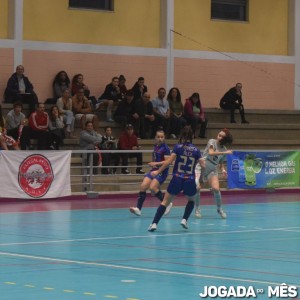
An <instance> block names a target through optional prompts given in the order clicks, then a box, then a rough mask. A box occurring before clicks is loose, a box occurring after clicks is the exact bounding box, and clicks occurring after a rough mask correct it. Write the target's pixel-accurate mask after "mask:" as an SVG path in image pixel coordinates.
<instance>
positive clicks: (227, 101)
mask: <svg viewBox="0 0 300 300" xmlns="http://www.w3.org/2000/svg"><path fill="white" fill-rule="evenodd" d="M220 107H221V108H222V109H228V110H229V111H230V123H236V121H235V119H234V111H235V110H236V109H238V110H239V112H240V115H241V119H242V123H244V124H249V122H248V121H247V120H246V119H245V110H244V105H243V99H242V84H241V83H237V84H236V85H235V87H232V88H231V89H229V90H228V91H227V92H226V93H225V95H224V96H223V97H222V98H221V100H220Z"/></svg>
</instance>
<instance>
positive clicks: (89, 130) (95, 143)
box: [79, 121, 102, 174]
mask: <svg viewBox="0 0 300 300" xmlns="http://www.w3.org/2000/svg"><path fill="white" fill-rule="evenodd" d="M101 142H102V136H101V134H99V133H98V132H96V131H95V130H94V126H93V122H91V121H86V123H85V128H84V129H83V130H82V131H81V132H80V138H79V146H80V149H83V150H97V149H99V148H100V144H101ZM90 155H91V154H90V153H88V155H87V162H88V163H89V161H90ZM92 155H93V166H94V168H93V174H98V166H99V164H100V162H101V154H100V152H99V153H93V154H92ZM95 167H96V168H95Z"/></svg>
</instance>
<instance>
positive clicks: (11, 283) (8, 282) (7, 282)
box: [4, 281, 16, 285]
mask: <svg viewBox="0 0 300 300" xmlns="http://www.w3.org/2000/svg"><path fill="white" fill-rule="evenodd" d="M4 283H5V284H10V285H16V283H15V282H10V281H6V282H4Z"/></svg>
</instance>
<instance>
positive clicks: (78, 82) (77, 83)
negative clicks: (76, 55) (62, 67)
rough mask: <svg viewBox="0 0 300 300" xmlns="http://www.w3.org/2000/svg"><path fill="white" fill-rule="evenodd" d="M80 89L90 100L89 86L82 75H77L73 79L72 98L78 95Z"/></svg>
mask: <svg viewBox="0 0 300 300" xmlns="http://www.w3.org/2000/svg"><path fill="white" fill-rule="evenodd" d="M79 89H83V91H84V96H85V97H87V98H89V96H90V90H89V88H88V86H87V85H86V84H84V83H83V75H82V74H76V75H74V77H73V79H72V87H71V94H72V96H74V95H75V94H77V92H78V90H79Z"/></svg>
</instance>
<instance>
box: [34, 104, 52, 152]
mask: <svg viewBox="0 0 300 300" xmlns="http://www.w3.org/2000/svg"><path fill="white" fill-rule="evenodd" d="M48 127H49V115H48V114H47V113H46V112H45V104H44V103H38V104H37V108H36V111H35V112H33V113H31V115H30V117H29V128H30V138H32V139H37V142H38V144H37V149H38V150H48V149H50V148H49V147H50V143H51V140H50V133H49V130H48Z"/></svg>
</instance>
